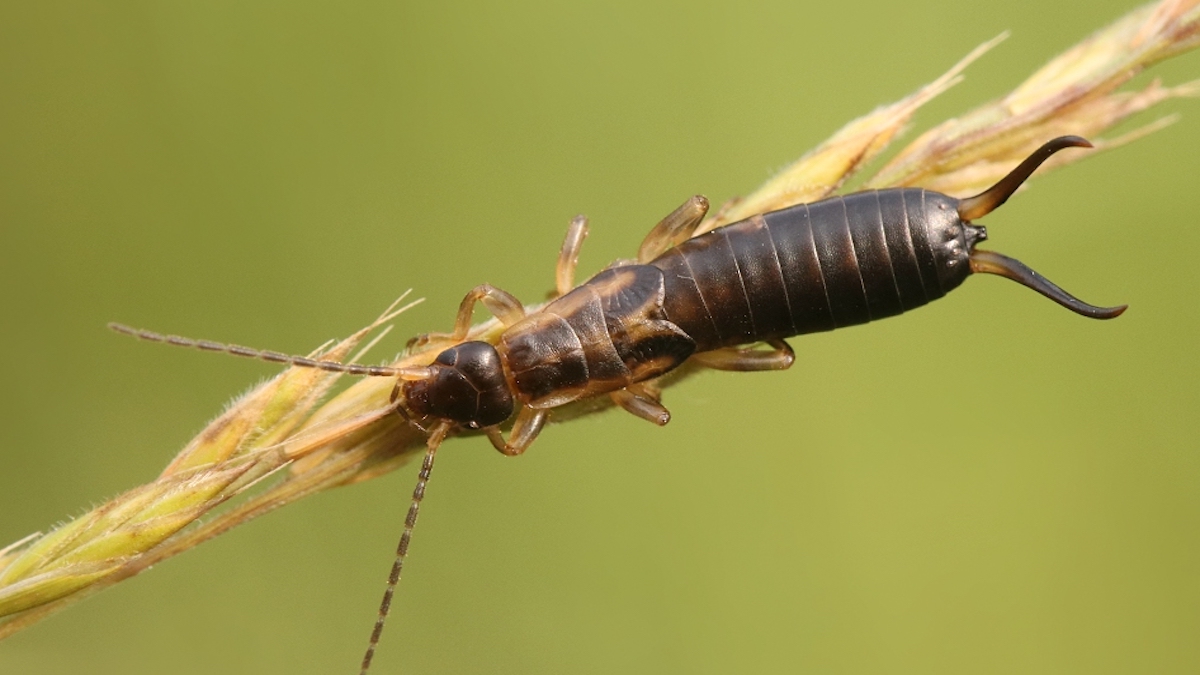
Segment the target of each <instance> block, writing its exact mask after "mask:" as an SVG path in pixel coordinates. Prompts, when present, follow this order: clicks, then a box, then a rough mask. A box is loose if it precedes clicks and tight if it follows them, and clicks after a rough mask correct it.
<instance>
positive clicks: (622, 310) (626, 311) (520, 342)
mask: <svg viewBox="0 0 1200 675" xmlns="http://www.w3.org/2000/svg"><path fill="white" fill-rule="evenodd" d="M1069 147H1091V144H1090V143H1088V142H1087V141H1086V140H1084V139H1082V138H1079V137H1077V136H1064V137H1061V138H1056V139H1054V140H1052V141H1050V142H1048V143H1046V144H1045V145H1043V146H1042V147H1041V148H1039V149H1038V150H1037V151H1035V152H1034V153H1033V154H1032V155H1031V156H1029V157H1028V158H1027V159H1025V161H1023V162H1021V164H1020V165H1018V166H1017V167H1016V168H1015V169H1013V171H1012V172H1011V173H1009V174H1008V175H1007V176H1005V177H1004V178H1003V179H1001V180H1000V182H998V183H997V184H996V185H994V186H993V187H991V188H990V189H988V190H987V191H985V192H983V193H981V194H979V195H976V196H974V197H970V198H967V199H962V200H959V199H955V198H953V197H950V196H947V195H944V194H941V193H937V192H931V191H929V190H924V189H920V188H894V189H886V190H872V191H866V192H857V193H853V194H849V195H845V196H841V197H831V198H828V199H824V200H821V201H818V202H814V203H812V204H800V205H797V206H793V207H790V208H786V209H783V210H780V211H774V212H771V213H765V214H761V215H756V216H753V217H751V218H749V219H747V220H743V221H740V222H737V223H733V224H731V225H726V226H724V227H720V228H717V229H715V230H712V231H711V232H707V233H705V234H702V235H699V236H693V234H694V233H695V231H696V229H697V228H698V227H699V226H700V223H701V222H702V221H703V219H704V216H705V214H706V213H707V211H708V202H707V200H706V199H705V198H704V197H700V196H697V197H693V198H691V199H690V200H688V201H687V202H685V203H684V204H683V205H682V206H680V207H679V208H678V209H676V210H675V211H674V212H672V213H671V214H670V215H668V216H667V217H666V218H664V219H663V220H662V221H661V222H660V223H659V224H658V225H657V226H656V227H655V228H654V229H653V230H652V231H651V232H650V234H649V235H648V236H647V237H646V239H645V240H644V241H643V242H642V245H641V248H640V249H639V251H638V257H637V260H636V261H624V262H619V263H616V264H614V265H613V266H611V267H609V268H608V269H606V270H604V271H602V272H600V273H599V274H597V275H596V276H594V277H592V278H591V279H589V280H588V281H586V282H584V283H583V284H581V285H579V286H577V287H575V286H574V281H573V279H574V274H575V264H576V261H577V260H578V256H579V248H580V245H581V243H582V241H583V239H584V237H585V236H586V233H587V221H586V219H585V218H583V217H582V216H580V217H578V218H576V219H575V220H574V221H572V223H571V227H570V229H569V230H568V234H567V238H566V241H565V242H564V244H563V248H562V252H561V254H560V256H559V261H558V267H557V274H556V278H557V291H558V297H557V298H556V299H554V300H552V301H551V302H550V303H548V304H546V305H545V306H544V307H542V308H541V309H538V310H536V311H533V312H531V313H526V310H525V308H524V306H523V305H522V304H521V302H520V301H518V300H517V299H516V298H515V297H513V296H512V295H510V294H508V293H506V292H504V291H502V290H499V289H497V288H495V287H493V286H490V285H482V286H478V287H476V288H475V289H474V290H472V291H471V292H470V293H469V294H467V296H466V297H465V298H464V299H463V302H462V304H461V306H460V307H459V311H458V316H457V320H456V322H455V326H454V330H453V332H451V333H448V334H440V335H439V334H433V335H429V336H425V337H424V338H423V341H424V342H425V343H430V342H440V341H443V340H446V341H449V342H451V343H454V344H453V346H450V347H447V348H446V349H444V350H442V351H440V352H439V353H438V354H437V356H436V358H435V359H434V360H433V362H432V363H430V365H428V366H424V367H415V368H386V367H367V366H360V365H357V364H339V363H332V362H323V361H312V360H309V359H304V358H302V357H289V356H284V355H281V354H277V353H274V352H259V351H256V350H250V349H247V348H244V347H231V346H224V345H218V344H216V343H203V342H198V341H191V340H186V339H183V338H174V337H171V338H163V337H162V336H158V335H156V334H153V333H146V332H144V331H136V330H133V329H129V328H125V327H121V326H118V327H116V328H117V329H118V330H120V331H122V332H127V333H131V334H134V335H137V336H139V337H143V338H146V339H151V340H160V341H169V342H174V343H176V344H183V345H191V346H199V347H201V348H205V349H215V348H221V349H224V350H225V351H230V352H232V353H235V354H239V355H243V356H256V357H259V358H267V359H268V360H273V361H282V362H287V363H292V364H295V365H302V366H314V367H320V368H324V369H326V370H342V371H345V372H350V373H353V374H360V375H384V376H391V377H396V378H397V384H396V387H395V389H394V390H393V395H392V399H393V402H394V403H395V404H396V405H397V410H399V411H401V412H402V414H405V415H406V417H408V416H412V417H411V418H410V419H412V418H421V419H422V420H428V421H429V422H430V427H429V428H428V432H429V441H428V450H427V453H426V456H425V461H424V463H423V464H422V468H421V473H420V479H419V481H418V483H417V488H416V490H415V491H414V493H413V499H412V505H411V507H410V509H409V513H408V517H407V518H406V520H405V527H404V534H403V536H402V537H401V541H400V545H399V547H398V549H397V557H396V562H395V565H394V566H393V569H392V574H391V576H390V577H389V582H388V588H387V591H386V593H385V596H384V602H383V604H382V606H381V607H380V612H379V618H378V620H377V622H376V625H375V630H374V632H373V633H372V636H371V641H370V646H369V647H368V649H367V653H366V655H365V656H364V658H363V664H362V671H363V672H364V673H365V672H366V670H367V668H368V667H369V665H370V662H371V658H372V656H373V654H374V650H375V646H376V643H377V642H378V639H379V634H380V631H381V630H382V626H383V620H384V618H385V616H386V614H387V610H388V606H389V605H390V601H391V596H392V593H393V590H394V587H395V584H396V582H397V581H398V580H399V577H400V570H401V566H402V564H403V560H404V557H405V555H406V554H407V550H408V542H409V540H410V538H411V535H412V528H413V526H414V525H415V523H416V518H417V512H418V507H419V504H420V501H421V499H422V497H423V496H424V492H425V484H426V481H427V480H428V478H429V473H430V471H431V470H432V467H433V459H434V454H435V452H436V451H437V448H438V446H439V445H440V444H441V442H442V440H443V439H444V438H445V437H446V435H447V434H449V433H450V432H451V431H452V430H454V429H455V428H468V429H482V430H483V431H484V432H485V433H486V434H487V436H488V438H489V439H491V441H492V443H493V444H494V445H495V446H496V448H497V449H499V450H500V451H501V452H503V453H504V454H506V455H519V454H521V453H522V452H524V451H525V449H526V448H528V447H529V445H530V443H532V442H533V440H534V439H535V438H536V437H537V435H538V432H539V431H540V430H541V429H542V427H543V426H544V425H545V423H546V420H547V417H548V415H549V414H550V411H551V410H552V409H554V408H556V407H559V406H562V405H565V404H567V403H571V402H573V401H578V400H581V399H588V398H593V397H598V396H609V397H610V398H611V399H612V401H613V402H614V403H616V404H617V405H619V406H620V407H622V408H624V409H625V410H627V411H629V412H631V413H633V414H635V415H637V416H638V417H642V418H644V419H647V420H649V421H651V422H654V423H655V424H658V425H663V424H666V423H667V422H668V421H669V420H670V413H668V411H667V409H666V408H664V407H663V405H662V403H661V402H660V399H659V393H658V389H657V388H656V387H655V386H654V384H653V380H654V379H655V378H658V377H660V376H662V375H664V374H666V373H668V372H670V371H671V370H673V369H675V368H677V367H679V366H680V365H682V364H683V363H684V362H685V361H687V360H689V359H691V360H693V361H694V362H696V363H698V364H699V365H702V366H705V367H709V368H714V369H718V370H736V371H755V370H782V369H786V368H788V367H789V366H791V365H792V362H793V361H794V360H795V357H794V355H793V353H792V349H791V347H789V346H788V344H787V343H786V342H785V341H784V338H787V337H791V336H795V335H802V334H805V333H814V332H819V331H827V330H833V329H835V328H842V327H845V326H852V325H856V324H861V323H866V322H868V321H873V320H875V319H882V318H884V317H889V316H894V315H896V314H900V313H903V312H906V311H908V310H910V309H915V308H917V307H920V306H921V305H924V304H926V303H928V302H930V301H932V300H936V299H938V298H940V297H942V296H943V295H945V294H946V293H948V292H950V291H951V290H953V289H955V288H957V287H958V286H959V285H960V284H961V283H962V282H963V281H964V280H965V279H966V278H967V276H969V275H970V274H971V273H973V272H985V273H988V274H999V275H1001V276H1005V277H1008V278H1009V279H1012V280H1014V281H1016V282H1018V283H1020V284H1023V285H1025V286H1028V287H1029V288H1032V289H1033V290H1035V291H1037V292H1039V293H1041V294H1043V295H1045V296H1046V297H1048V298H1050V299H1051V300H1054V301H1055V302H1057V303H1059V304H1061V305H1063V306H1064V307H1066V308H1067V309H1070V310H1072V311H1074V312H1076V313H1078V314H1081V315H1083V316H1087V317H1091V318H1097V319H1109V318H1113V317H1116V316H1118V315H1120V314H1121V313H1122V312H1123V311H1124V310H1125V307H1124V306H1120V307H1107V308H1106V307H1096V306H1093V305H1089V304H1087V303H1084V302H1082V301H1080V300H1078V299H1076V298H1075V297H1073V296H1071V295H1070V294H1068V293H1067V292H1066V291H1064V290H1062V289H1061V288H1059V287H1058V286H1056V285H1054V284H1052V283H1051V282H1049V281H1048V280H1046V279H1045V278H1043V277H1042V276H1041V275H1039V274H1038V273H1036V272H1034V271H1033V270H1031V269H1030V268H1028V267H1026V266H1025V265H1024V264H1022V263H1021V262H1019V261H1017V260H1013V259H1012V258H1008V257H1006V256H1003V255H1000V254H999V253H994V252H990V251H980V250H976V248H975V247H976V245H977V244H978V243H979V242H981V241H984V240H985V239H987V232H986V230H985V229H984V228H983V227H981V226H978V225H975V224H973V222H972V221H974V220H975V219H977V218H980V217H982V216H984V215H986V214H987V213H989V212H991V211H992V210H993V209H995V208H996V207H998V206H1000V205H1001V204H1003V203H1004V202H1005V201H1006V200H1007V199H1008V197H1009V196H1011V195H1012V194H1013V192H1015V191H1016V190H1017V188H1018V187H1020V185H1021V184H1022V183H1023V182H1024V181H1025V180H1026V179H1027V178H1028V177H1029V176H1030V174H1032V173H1033V172H1034V170H1036V169H1037V168H1038V166H1040V165H1041V164H1042V163H1043V162H1044V161H1046V159H1048V158H1049V157H1050V156H1051V155H1052V154H1054V153H1055V152H1058V151H1059V150H1062V149H1064V148H1069ZM477 302H482V303H483V305H484V306H485V307H487V308H488V310H489V311H491V312H492V313H493V314H495V315H496V317H497V318H498V319H499V321H500V322H501V324H502V325H503V326H504V331H503V333H501V334H500V337H499V339H498V340H497V342H496V344H494V345H493V344H491V343H489V342H483V341H464V340H465V339H466V338H467V335H468V332H469V329H470V326H471V321H472V313H473V310H474V307H475V303H477ZM760 343H761V344H765V345H767V346H768V347H769V349H762V348H759V347H755V346H754V345H757V344H760ZM405 411H407V412H405ZM514 413H515V419H514V420H513V423H512V430H511V432H510V433H509V436H508V438H507V439H505V438H504V436H503V434H502V432H501V425H502V424H504V423H506V422H507V421H508V420H509V419H511V418H513V417H514ZM414 423H417V422H416V421H415V420H414ZM422 428H424V427H422Z"/></svg>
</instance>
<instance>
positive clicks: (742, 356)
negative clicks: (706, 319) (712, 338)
mask: <svg viewBox="0 0 1200 675" xmlns="http://www.w3.org/2000/svg"><path fill="white" fill-rule="evenodd" d="M765 344H767V345H769V346H771V347H772V349H771V350H770V351H767V350H763V349H755V348H753V347H727V348H725V349H714V350H712V351H709V352H701V353H699V354H693V355H692V358H693V359H694V360H696V362H698V363H699V364H700V365H702V366H705V367H708V368H712V369H714V370H737V371H743V372H745V371H752V370H787V369H788V368H791V367H792V363H793V362H795V360H796V354H795V352H793V351H792V347H791V345H789V344H788V343H787V342H784V341H783V340H767V341H766V343H765Z"/></svg>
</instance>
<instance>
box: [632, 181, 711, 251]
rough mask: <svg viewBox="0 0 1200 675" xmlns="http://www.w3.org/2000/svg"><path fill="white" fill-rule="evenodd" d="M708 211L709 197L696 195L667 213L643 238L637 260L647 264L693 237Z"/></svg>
mask: <svg viewBox="0 0 1200 675" xmlns="http://www.w3.org/2000/svg"><path fill="white" fill-rule="evenodd" d="M706 213H708V199H707V198H705V197H704V195H696V196H695V197H692V198H691V199H689V200H687V201H686V202H684V203H683V204H682V205H681V206H680V207H679V208H677V209H675V210H674V211H672V212H671V213H669V214H667V217H666V218H663V219H662V220H661V221H659V223H658V224H657V225H655V226H654V229H653V230H650V234H647V235H646V238H645V239H643V240H642V245H641V246H640V247H639V248H638V256H637V261H638V262H639V263H642V264H645V263H648V262H650V261H651V260H654V259H655V258H657V257H658V256H660V255H662V254H663V253H666V252H667V249H669V248H671V247H672V246H678V245H679V244H682V243H683V242H685V241H687V240H688V239H690V238H691V237H692V234H693V233H694V232H695V231H696V228H697V227H699V226H700V223H701V221H703V220H704V214H706Z"/></svg>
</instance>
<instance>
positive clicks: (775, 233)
mask: <svg viewBox="0 0 1200 675" xmlns="http://www.w3.org/2000/svg"><path fill="white" fill-rule="evenodd" d="M956 204H957V201H956V200H954V199H953V198H951V197H947V196H945V195H942V194H939V193H935V192H929V191H927V190H922V189H917V188H902V189H890V190H879V191H869V192H858V193H855V194H851V195H847V196H844V197H831V198H829V199H825V200H822V201H819V202H815V203H812V204H801V205H799V206H794V207H791V208H788V209H783V210H781V211H774V212H772V213H767V214H764V215H762V216H755V217H753V218H750V219H749V220H745V221H741V222H738V223H734V224H732V225H727V226H725V227H721V228H718V229H716V230H713V231H712V232H709V233H707V234H704V235H701V236H699V237H696V238H694V239H691V240H689V241H686V242H684V243H682V244H680V245H679V246H677V247H675V248H673V249H671V250H670V251H668V252H667V253H664V254H663V255H662V256H660V257H659V258H657V259H655V260H653V261H652V262H651V263H650V264H651V265H654V266H655V267H658V268H659V269H661V270H663V275H664V280H665V283H666V304H665V307H664V309H665V311H666V315H667V316H668V317H669V318H670V319H671V320H672V321H674V322H675V323H676V324H678V325H679V327H680V328H682V329H683V331H684V332H686V333H687V334H689V335H691V336H692V337H693V338H694V339H695V340H696V349H697V351H701V352H702V351H707V350H710V349H718V348H721V347H731V346H735V345H743V344H747V343H751V342H757V341H763V340H771V339H776V338H783V337H789V336H792V335H801V334H804V333H814V332H818V331H826V330H832V329H834V328H842V327H845V326H852V325H855V324H860V323H866V322H868V321H872V320H875V319H882V318H884V317H888V316H895V315H896V314H900V313H902V312H906V311H908V310H910V309H914V308H916V307H920V306H921V305H924V304H926V303H927V302H929V301H930V300H934V299H936V298H940V297H942V296H943V295H945V294H946V293H947V292H948V291H950V290H952V289H953V288H955V287H956V286H958V285H959V284H961V283H962V281H963V280H964V279H966V277H967V275H968V274H970V267H969V265H968V264H967V255H968V253H969V251H970V250H971V247H972V246H973V245H974V243H975V242H976V241H978V240H980V239H982V238H983V231H982V229H981V228H976V227H973V226H971V225H968V224H965V223H963V222H962V220H961V219H960V218H959V217H958V214H957V211H956V210H955V206H956Z"/></svg>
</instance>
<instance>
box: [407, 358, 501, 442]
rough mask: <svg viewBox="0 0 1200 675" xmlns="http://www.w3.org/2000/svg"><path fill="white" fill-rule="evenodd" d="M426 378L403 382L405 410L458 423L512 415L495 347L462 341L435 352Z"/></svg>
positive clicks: (472, 424) (491, 421)
mask: <svg viewBox="0 0 1200 675" xmlns="http://www.w3.org/2000/svg"><path fill="white" fill-rule="evenodd" d="M429 368H430V370H431V371H432V375H431V376H430V377H428V378H424V379H420V380H413V381H408V382H405V383H404V385H403V387H404V397H405V399H406V400H407V402H408V409H409V410H411V411H412V412H414V413H416V414H418V415H432V416H433V417H438V418H441V419H446V420H450V421H452V422H454V423H456V424H461V425H462V426H465V427H468V428H471V429H478V428H481V427H490V426H493V425H496V424H499V423H501V422H503V421H504V420H506V419H508V418H509V417H511V416H512V413H513V398H512V393H511V392H510V391H509V389H508V382H507V381H506V380H505V378H504V370H503V368H502V367H501V365H500V355H499V354H497V353H496V348H495V347H493V346H492V345H490V344H488V343H486V342H475V341H473V342H463V343H462V344H459V345H455V346H453V347H451V348H449V349H446V350H444V351H443V352H442V353H440V354H438V356H437V358H436V359H435V360H434V362H433V363H432V364H430V366H429Z"/></svg>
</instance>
